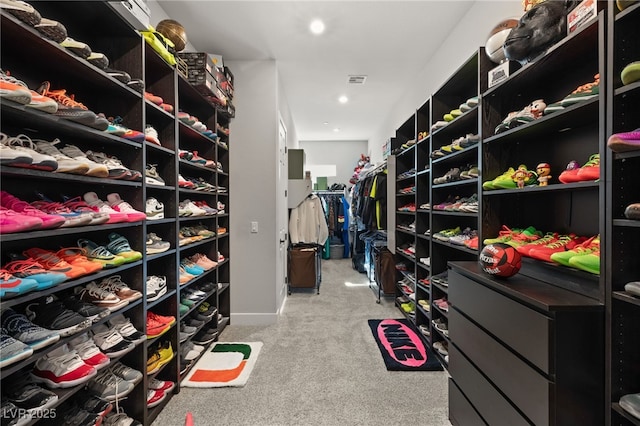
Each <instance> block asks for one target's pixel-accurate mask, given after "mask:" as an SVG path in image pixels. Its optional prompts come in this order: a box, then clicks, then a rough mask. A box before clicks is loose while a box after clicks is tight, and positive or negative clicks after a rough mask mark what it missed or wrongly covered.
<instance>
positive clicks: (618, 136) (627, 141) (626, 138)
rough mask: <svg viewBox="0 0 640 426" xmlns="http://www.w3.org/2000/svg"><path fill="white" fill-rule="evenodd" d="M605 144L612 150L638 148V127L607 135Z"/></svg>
mask: <svg viewBox="0 0 640 426" xmlns="http://www.w3.org/2000/svg"><path fill="white" fill-rule="evenodd" d="M607 146H608V147H609V148H610V149H611V150H612V151H614V152H626V151H636V150H638V149H640V128H638V129H636V130H633V131H631V132H622V133H614V134H612V135H611V136H609V139H608V141H607Z"/></svg>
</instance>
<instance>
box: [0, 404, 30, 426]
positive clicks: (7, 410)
mask: <svg viewBox="0 0 640 426" xmlns="http://www.w3.org/2000/svg"><path fill="white" fill-rule="evenodd" d="M18 410H19V408H18V407H16V405H15V404H14V403H13V402H11V401H9V400H6V399H4V398H3V399H2V403H0V419H2V426H23V425H26V424H29V423H30V422H31V420H32V417H31V414H29V413H24V415H23V413H19V412H18Z"/></svg>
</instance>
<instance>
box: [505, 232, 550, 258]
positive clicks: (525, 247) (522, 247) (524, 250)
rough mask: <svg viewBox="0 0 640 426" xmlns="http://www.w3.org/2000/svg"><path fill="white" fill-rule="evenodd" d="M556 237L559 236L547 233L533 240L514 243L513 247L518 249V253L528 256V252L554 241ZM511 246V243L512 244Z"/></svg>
mask: <svg viewBox="0 0 640 426" xmlns="http://www.w3.org/2000/svg"><path fill="white" fill-rule="evenodd" d="M558 238H560V236H559V235H558V234H556V233H547V234H546V235H545V236H543V237H540V238H538V239H536V240H534V241H529V242H527V243H526V244H519V245H516V246H515V248H516V250H517V251H518V253H520V254H521V255H523V256H529V252H530V251H531V250H532V249H534V248H536V247H538V246H540V247H542V246H545V245H547V244H551V243H553V242H555V241H556V240H557V239H558ZM512 246H513V245H512Z"/></svg>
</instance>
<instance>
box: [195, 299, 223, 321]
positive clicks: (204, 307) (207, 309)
mask: <svg viewBox="0 0 640 426" xmlns="http://www.w3.org/2000/svg"><path fill="white" fill-rule="evenodd" d="M217 314H218V308H216V307H215V306H213V305H210V304H209V303H208V302H204V303H202V304H201V305H200V306H198V309H197V311H196V318H197V319H199V320H202V321H205V322H209V321H211V320H212V319H213V318H214V316H215V315H217Z"/></svg>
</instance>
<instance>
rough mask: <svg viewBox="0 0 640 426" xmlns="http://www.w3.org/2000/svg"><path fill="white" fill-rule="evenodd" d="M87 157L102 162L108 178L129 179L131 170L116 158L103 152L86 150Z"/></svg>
mask: <svg viewBox="0 0 640 426" xmlns="http://www.w3.org/2000/svg"><path fill="white" fill-rule="evenodd" d="M85 154H86V156H87V158H89V159H90V160H91V161H94V162H96V163H99V164H102V165H103V166H105V167H106V168H107V170H108V171H109V176H108V177H109V178H110V179H125V180H126V179H130V178H131V176H132V174H131V170H129V169H128V168H127V167H125V166H124V165H123V164H122V162H120V160H118V159H117V158H113V157H109V156H108V155H107V154H105V153H103V152H95V151H91V150H89V151H87V152H86V153H85Z"/></svg>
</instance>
